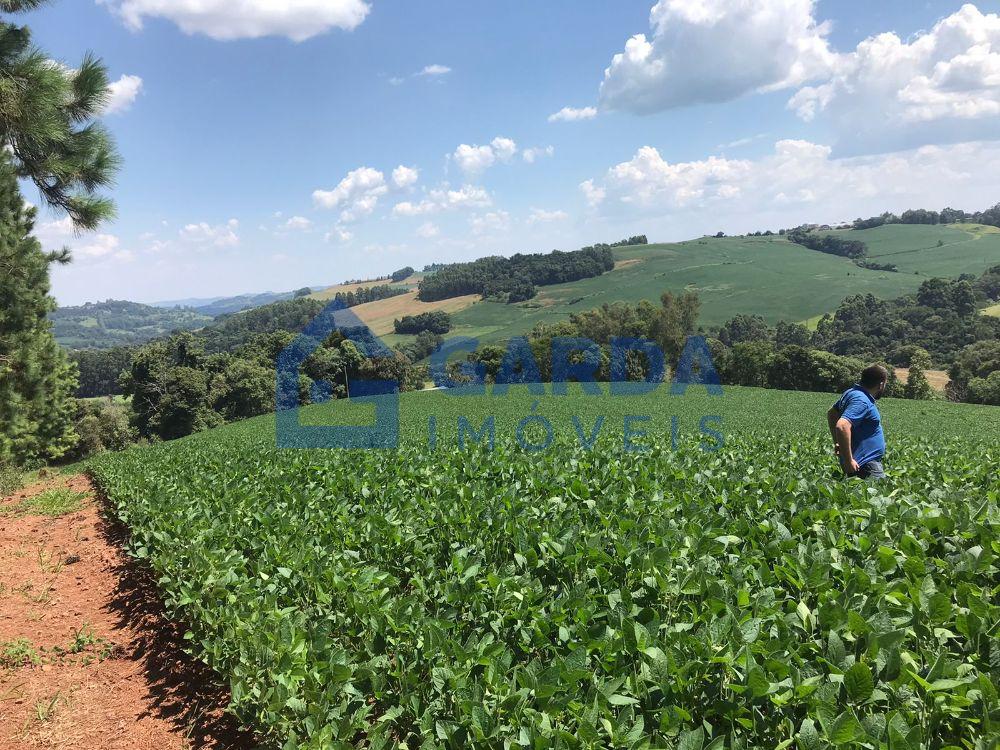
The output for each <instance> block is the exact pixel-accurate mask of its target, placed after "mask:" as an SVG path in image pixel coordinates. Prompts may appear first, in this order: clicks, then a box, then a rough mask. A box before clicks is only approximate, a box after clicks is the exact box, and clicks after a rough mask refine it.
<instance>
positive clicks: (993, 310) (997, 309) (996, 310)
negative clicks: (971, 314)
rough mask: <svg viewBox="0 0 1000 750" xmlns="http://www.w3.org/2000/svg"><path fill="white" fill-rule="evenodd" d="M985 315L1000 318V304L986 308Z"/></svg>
mask: <svg viewBox="0 0 1000 750" xmlns="http://www.w3.org/2000/svg"><path fill="white" fill-rule="evenodd" d="M983 315H992V316H993V317H994V318H1000V304H996V305H990V306H989V307H987V308H985V309H984V310H983Z"/></svg>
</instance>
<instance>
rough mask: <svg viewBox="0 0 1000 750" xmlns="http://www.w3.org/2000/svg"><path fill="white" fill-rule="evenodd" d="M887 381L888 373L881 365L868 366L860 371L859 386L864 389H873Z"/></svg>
mask: <svg viewBox="0 0 1000 750" xmlns="http://www.w3.org/2000/svg"><path fill="white" fill-rule="evenodd" d="M888 379H889V371H888V370H887V369H885V368H884V367H882V365H869V366H868V367H866V368H865V369H864V370H862V371H861V385H863V386H864V387H865V388H874V387H875V386H877V385H882V383H884V382H886V381H887V380H888Z"/></svg>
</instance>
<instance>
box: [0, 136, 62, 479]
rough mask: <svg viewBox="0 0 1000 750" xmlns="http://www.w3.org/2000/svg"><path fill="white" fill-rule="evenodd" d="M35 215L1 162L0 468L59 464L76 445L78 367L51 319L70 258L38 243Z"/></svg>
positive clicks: (0, 159) (12, 174) (5, 160)
mask: <svg viewBox="0 0 1000 750" xmlns="http://www.w3.org/2000/svg"><path fill="white" fill-rule="evenodd" d="M35 214H36V209H34V208H28V207H27V206H26V205H25V203H24V199H23V198H22V197H21V193H20V190H19V189H18V185H17V178H16V170H15V168H14V167H13V165H12V164H11V163H10V159H9V158H8V157H7V155H5V154H4V155H0V303H2V304H0V464H3V463H8V462H13V463H16V464H19V465H24V464H29V463H32V462H35V461H38V460H51V459H55V458H59V457H60V456H62V455H64V454H65V453H66V451H68V450H69V449H70V448H72V446H73V445H74V444H75V443H76V435H75V433H74V431H73V418H74V415H75V410H76V406H75V401H74V399H73V393H74V391H75V390H76V366H75V365H72V364H70V363H69V362H68V361H67V359H66V355H65V353H64V352H63V351H62V349H60V348H59V345H58V344H56V341H55V338H53V336H52V330H51V324H50V323H49V321H48V320H47V318H46V316H47V314H48V313H49V311H50V310H52V308H53V307H54V306H55V302H54V300H53V299H52V298H51V297H50V296H49V266H50V265H51V264H52V263H56V262H65V261H66V260H67V258H66V255H65V253H45V252H43V250H42V246H41V245H40V244H39V242H38V240H36V239H35V238H34V237H32V236H31V230H32V229H33V227H34V219H35Z"/></svg>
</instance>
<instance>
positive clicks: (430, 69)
mask: <svg viewBox="0 0 1000 750" xmlns="http://www.w3.org/2000/svg"><path fill="white" fill-rule="evenodd" d="M450 72H451V68H449V67H448V66H447V65H427V66H425V67H424V69H423V70H421V71H420V72H419V73H417V75H418V76H444V75H448V74H449V73H450Z"/></svg>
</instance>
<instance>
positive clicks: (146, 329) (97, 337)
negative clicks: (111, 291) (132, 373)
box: [49, 300, 212, 349]
mask: <svg viewBox="0 0 1000 750" xmlns="http://www.w3.org/2000/svg"><path fill="white" fill-rule="evenodd" d="M49 319H50V320H51V321H52V329H53V334H54V335H55V337H56V340H57V341H58V342H59V344H60V345H61V346H64V347H66V348H67V349H111V348H113V347H116V346H127V345H130V344H143V343H145V342H147V341H151V340H152V339H155V338H157V337H159V336H164V335H166V334H169V333H170V332H172V331H176V330H184V331H189V330H193V329H196V328H201V327H202V326H204V325H205V324H206V323H210V322H211V321H212V317H211V316H209V315H204V314H202V313H200V312H197V311H195V310H192V309H191V308H181V307H173V308H160V307H153V306H151V305H141V304H139V303H138V302H124V301H119V300H107V301H106V302H88V303H87V304H86V305H81V306H79V307H60V308H58V309H57V310H55V311H53V312H52V313H50V315H49Z"/></svg>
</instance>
